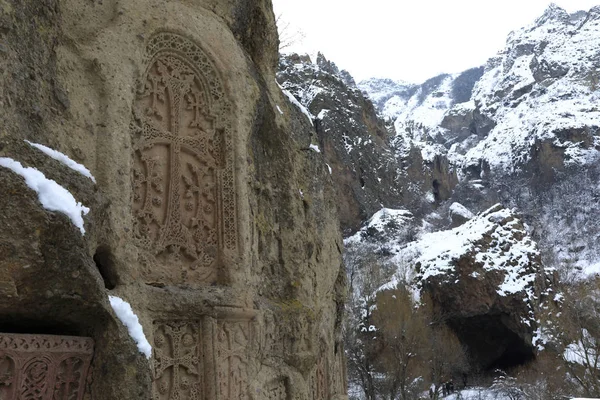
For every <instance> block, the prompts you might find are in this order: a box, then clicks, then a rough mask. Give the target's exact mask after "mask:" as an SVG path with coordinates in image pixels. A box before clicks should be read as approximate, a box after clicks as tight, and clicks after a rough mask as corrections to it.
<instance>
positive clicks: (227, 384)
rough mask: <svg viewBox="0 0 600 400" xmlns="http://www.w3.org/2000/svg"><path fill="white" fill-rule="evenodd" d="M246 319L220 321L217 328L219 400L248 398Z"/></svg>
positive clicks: (248, 340)
mask: <svg viewBox="0 0 600 400" xmlns="http://www.w3.org/2000/svg"><path fill="white" fill-rule="evenodd" d="M250 329H251V327H250V324H249V323H248V322H247V321H221V322H219V323H218V328H217V341H216V349H217V365H216V367H217V371H218V372H217V381H218V395H219V399H221V400H233V399H240V400H242V399H247V398H248V359H247V355H246V351H247V350H246V349H247V346H248V343H249V342H250Z"/></svg>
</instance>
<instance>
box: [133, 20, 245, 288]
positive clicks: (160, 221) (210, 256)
mask: <svg viewBox="0 0 600 400" xmlns="http://www.w3.org/2000/svg"><path fill="white" fill-rule="evenodd" d="M146 57H147V60H146V63H147V65H148V67H147V69H146V71H145V74H144V77H143V80H142V82H141V84H140V86H139V88H138V93H137V98H136V101H135V104H134V110H133V114H134V115H133V120H132V124H131V129H132V135H133V140H134V168H133V188H134V198H133V212H134V224H135V237H136V240H137V244H138V247H140V261H142V264H143V265H144V266H145V271H144V273H145V275H146V276H145V279H146V280H150V281H157V282H161V283H175V284H176V283H182V282H186V283H189V282H194V283H198V284H207V285H209V284H214V283H216V282H217V281H218V279H219V269H220V268H221V267H222V266H223V264H224V263H227V261H228V258H233V257H235V253H236V251H237V217H236V200H235V183H234V165H233V164H234V154H233V153H234V149H233V129H232V108H231V104H230V103H229V101H228V100H227V98H226V96H225V93H224V90H223V83H222V81H221V79H220V77H219V74H218V72H217V70H216V68H215V66H214V65H213V63H212V62H211V61H210V59H209V57H208V56H207V55H206V53H205V52H204V51H203V50H202V49H201V48H200V47H199V46H198V45H196V44H195V43H194V42H192V41H191V40H189V39H187V38H185V37H183V36H180V35H178V34H175V33H170V32H162V33H159V34H157V35H155V36H153V37H152V38H151V39H150V41H149V43H148V46H147V49H146Z"/></svg>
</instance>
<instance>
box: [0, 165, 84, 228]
mask: <svg viewBox="0 0 600 400" xmlns="http://www.w3.org/2000/svg"><path fill="white" fill-rule="evenodd" d="M0 166H2V167H5V168H8V169H10V170H11V171H13V172H14V173H16V174H18V175H20V176H22V177H23V178H24V179H25V183H26V184H27V186H28V187H29V188H30V189H32V190H34V191H35V192H36V193H37V195H38V200H39V202H40V203H41V204H42V207H44V208H45V209H46V210H49V211H57V212H60V213H62V214H65V215H66V216H67V217H69V219H70V220H71V222H72V223H73V225H75V226H76V227H77V228H79V230H80V231H81V234H82V235H85V228H84V226H83V225H84V223H83V216H84V215H87V214H88V213H89V212H90V209H89V208H87V207H85V206H84V205H82V204H81V203H80V202H78V201H77V200H75V197H73V195H72V194H71V192H69V191H68V190H67V189H65V188H64V187H62V186H61V185H59V184H58V183H56V182H55V181H53V180H51V179H47V178H46V176H45V175H44V174H43V173H42V172H40V171H38V170H37V169H35V168H31V167H23V165H21V163H20V162H18V161H15V160H13V159H11V158H7V157H0Z"/></svg>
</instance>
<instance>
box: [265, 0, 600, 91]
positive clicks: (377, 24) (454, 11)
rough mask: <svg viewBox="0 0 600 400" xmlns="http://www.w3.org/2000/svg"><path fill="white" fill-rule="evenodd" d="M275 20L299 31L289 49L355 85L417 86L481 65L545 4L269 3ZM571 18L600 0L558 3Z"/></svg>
mask: <svg viewBox="0 0 600 400" xmlns="http://www.w3.org/2000/svg"><path fill="white" fill-rule="evenodd" d="M273 3H274V7H275V14H276V15H280V16H281V20H283V21H285V22H287V23H289V25H290V26H289V28H288V30H289V31H290V32H295V31H298V30H300V31H302V32H303V33H304V34H305V38H304V40H302V41H301V42H299V43H297V44H296V45H294V46H292V47H291V48H289V49H286V51H296V52H302V53H309V54H312V53H316V51H321V52H322V53H323V54H324V55H325V57H327V58H328V59H329V60H331V61H333V62H335V63H336V64H337V66H338V67H340V68H341V69H347V70H348V71H349V72H350V73H351V74H352V75H353V76H354V78H355V79H356V80H357V81H360V80H362V79H365V78H369V77H374V76H375V77H385V78H393V79H399V80H406V81H409V82H415V83H420V82H422V81H424V80H426V79H428V78H431V77H433V76H435V75H438V74H439V73H442V72H447V73H454V72H460V71H463V70H465V69H468V68H471V67H476V66H478V65H482V64H483V63H485V61H486V60H487V59H488V58H489V57H491V56H493V55H494V54H496V53H497V52H498V51H499V50H501V49H502V48H503V47H504V43H505V41H506V36H507V35H508V33H509V32H511V31H512V30H514V29H518V28H520V27H522V26H525V25H529V24H530V23H532V22H533V21H534V20H535V19H536V18H537V17H539V16H540V15H542V13H543V12H544V10H545V9H546V7H547V6H548V5H549V4H550V1H548V0H500V1H498V0H368V1H364V0H361V1H358V0H273ZM554 3H556V4H558V5H559V6H560V7H562V8H564V9H566V10H567V11H569V12H574V11H577V10H586V11H587V10H589V9H590V8H591V7H593V6H594V5H599V4H600V0H557V1H554Z"/></svg>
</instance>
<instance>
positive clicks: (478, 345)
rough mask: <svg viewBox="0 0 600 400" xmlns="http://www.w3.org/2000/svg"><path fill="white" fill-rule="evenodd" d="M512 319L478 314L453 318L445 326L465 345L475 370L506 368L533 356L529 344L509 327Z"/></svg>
mask: <svg viewBox="0 0 600 400" xmlns="http://www.w3.org/2000/svg"><path fill="white" fill-rule="evenodd" d="M512 321H513V318H510V317H509V316H508V315H503V314H498V315H479V316H474V317H468V318H454V319H452V320H449V321H448V326H450V328H452V330H454V332H455V333H456V335H457V336H458V338H459V340H460V341H461V343H463V345H464V346H465V347H466V348H467V351H468V356H469V358H470V360H471V363H472V366H473V367H474V368H475V369H476V370H479V371H481V372H493V371H495V370H496V369H502V370H505V371H506V370H510V369H512V368H515V367H518V366H521V365H524V364H526V363H528V362H529V361H531V360H533V359H534V357H535V354H534V349H533V345H532V344H531V343H529V342H528V341H527V340H524V339H523V337H522V336H521V335H518V334H517V333H515V332H514V331H513V330H511V329H510V328H509V326H511V322H512ZM512 324H514V322H512ZM523 336H525V337H526V336H527V335H523Z"/></svg>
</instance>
